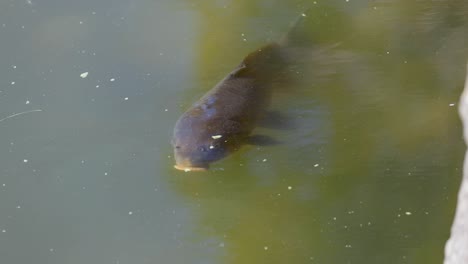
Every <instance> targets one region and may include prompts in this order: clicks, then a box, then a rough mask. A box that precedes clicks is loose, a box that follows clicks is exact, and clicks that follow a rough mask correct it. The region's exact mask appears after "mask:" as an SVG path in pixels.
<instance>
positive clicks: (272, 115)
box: [258, 111, 296, 130]
mask: <svg viewBox="0 0 468 264" xmlns="http://www.w3.org/2000/svg"><path fill="white" fill-rule="evenodd" d="M258 125H259V126H261V127H264V128H269V129H278V130H291V129H294V128H295V127H296V124H295V123H294V120H293V118H291V117H290V116H287V115H286V114H283V113H281V112H279V111H267V112H265V114H264V115H263V116H262V118H261V119H260V121H259V123H258Z"/></svg>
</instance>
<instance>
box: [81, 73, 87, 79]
mask: <svg viewBox="0 0 468 264" xmlns="http://www.w3.org/2000/svg"><path fill="white" fill-rule="evenodd" d="M88 74H89V72H83V73H82V74H80V77H81V78H83V79H84V78H86V77H88Z"/></svg>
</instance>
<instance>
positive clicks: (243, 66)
mask: <svg viewBox="0 0 468 264" xmlns="http://www.w3.org/2000/svg"><path fill="white" fill-rule="evenodd" d="M279 50H280V46H279V45H278V44H277V43H270V44H268V45H265V46H263V47H261V48H259V49H257V50H256V51H253V52H251V53H249V54H248V55H247V56H246V57H245V58H244V59H243V60H242V62H241V63H240V65H239V66H238V67H237V68H236V69H235V70H234V71H232V72H231V74H230V75H231V77H248V76H252V75H254V74H258V73H260V72H263V71H264V70H266V69H268V67H269V66H270V65H272V64H275V63H278V62H279V59H280V56H279V54H280V52H279Z"/></svg>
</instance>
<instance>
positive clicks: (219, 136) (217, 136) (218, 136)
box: [211, 135, 223, 139]
mask: <svg viewBox="0 0 468 264" xmlns="http://www.w3.org/2000/svg"><path fill="white" fill-rule="evenodd" d="M222 137H223V135H214V136H211V138H212V139H219V138H222Z"/></svg>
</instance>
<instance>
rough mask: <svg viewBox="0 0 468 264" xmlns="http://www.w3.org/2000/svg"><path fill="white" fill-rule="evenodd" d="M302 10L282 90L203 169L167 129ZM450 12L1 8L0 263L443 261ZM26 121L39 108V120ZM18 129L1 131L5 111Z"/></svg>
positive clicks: (35, 4) (456, 75) (348, 7)
mask: <svg viewBox="0 0 468 264" xmlns="http://www.w3.org/2000/svg"><path fill="white" fill-rule="evenodd" d="M307 7H311V9H310V10H309V11H307V21H306V23H305V25H304V32H306V33H307V34H304V36H303V37H304V38H305V39H307V40H308V42H307V43H310V42H313V46H308V47H307V49H301V52H303V54H302V56H301V58H302V59H301V60H300V61H298V62H297V64H296V65H295V67H294V70H293V71H292V73H293V75H294V77H292V78H291V79H293V81H292V82H291V83H290V84H289V85H288V87H286V88H283V89H279V91H278V93H277V96H276V98H275V102H274V103H273V106H272V108H273V109H274V110H276V111H279V112H282V113H283V114H285V115H286V116H288V117H289V118H290V119H291V120H292V122H293V123H294V124H295V127H294V129H289V130H266V129H261V130H260V129H259V130H258V131H257V132H256V133H261V134H267V135H269V136H273V137H274V138H276V139H278V140H279V141H281V142H282V144H279V145H275V146H270V147H252V146H248V147H245V148H243V149H242V150H241V151H239V152H237V153H235V154H233V155H232V156H230V157H229V158H227V159H225V160H223V161H221V162H219V163H217V164H215V165H214V166H213V167H214V169H213V170H212V171H209V172H206V173H184V172H180V171H176V170H174V169H173V167H172V166H173V165H174V162H173V157H172V150H171V146H170V145H169V142H170V137H171V133H172V127H173V125H174V122H175V121H176V119H177V118H178V116H179V115H180V114H181V113H182V112H183V111H184V110H185V109H186V108H187V107H188V106H190V105H191V103H193V102H194V101H195V100H196V99H198V97H200V96H201V95H202V94H203V93H204V92H206V91H207V90H208V89H209V88H211V87H212V86H213V85H214V84H215V83H216V82H218V80H219V79H221V78H222V77H223V76H224V75H225V74H226V73H228V72H229V71H230V70H232V69H233V68H234V67H235V66H236V65H237V64H238V63H239V62H240V61H241V59H242V58H243V56H245V54H247V53H248V52H250V51H252V50H254V49H256V48H258V47H260V46H262V45H263V44H265V43H268V42H269V41H271V40H276V39H278V38H279V37H281V36H282V35H283V34H284V33H285V31H287V29H288V27H289V24H290V22H291V21H293V20H295V19H296V17H297V16H298V15H299V14H301V13H302V12H303V11H304V10H305V9H307ZM467 17H468V5H467V4H466V3H465V2H464V1H416V2H414V1H403V0H401V1H392V0H382V1H353V0H350V1H344V0H343V1H327V4H323V3H322V1H315V2H314V1H311V2H308V1H299V0H298V1H290V2H286V1H257V0H253V1H252V0H249V1H203V2H200V3H198V2H197V3H195V2H193V1H169V0H164V1H163V0H159V1H148V0H141V1H138V0H137V1H131V2H127V1H117V2H116V1H100V2H95V1H51V0H48V1H13V0H3V1H2V2H0V40H1V49H0V58H1V62H0V69H1V70H0V77H1V78H0V80H1V81H0V83H1V84H0V120H1V121H0V131H1V135H2V136H1V137H0V149H1V151H0V160H1V162H0V164H1V166H0V259H1V261H0V262H1V263H12V264H16V263H17V264H23V263H37V264H42V263H43V264H46V263H47V264H54V263H57V264H59V263H60V264H63V263H70V264H74V263H76V264H79V263H80V264H81V263H119V264H123V263H424V264H426V263H441V261H442V258H443V246H444V244H445V241H446V239H447V238H448V235H449V228H450V224H451V221H452V217H453V212H454V207H455V202H456V200H455V198H456V192H457V190H458V184H459V181H460V174H461V164H462V155H463V151H464V144H463V141H462V138H461V135H462V134H461V126H460V122H459V120H458V116H457V101H458V97H459V94H460V91H461V89H462V86H463V80H464V73H465V64H466V58H467V55H468V19H467ZM39 110H40V111H39ZM15 114H17V115H15Z"/></svg>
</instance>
